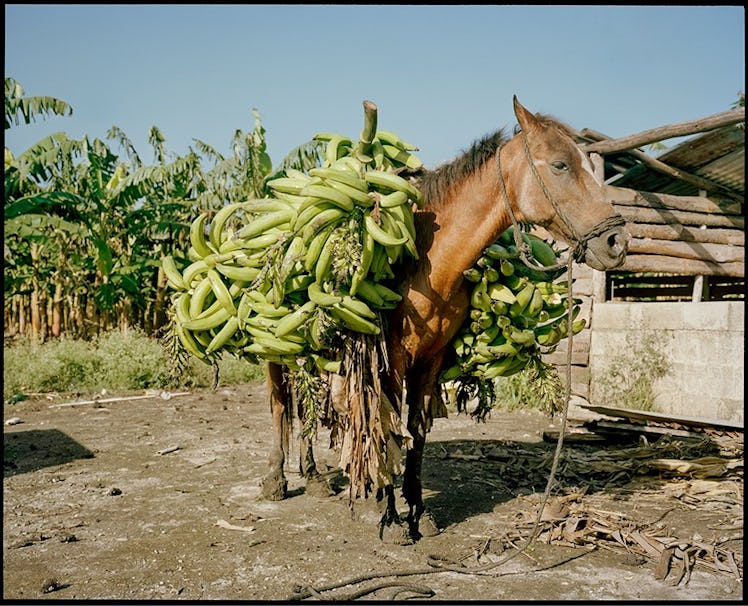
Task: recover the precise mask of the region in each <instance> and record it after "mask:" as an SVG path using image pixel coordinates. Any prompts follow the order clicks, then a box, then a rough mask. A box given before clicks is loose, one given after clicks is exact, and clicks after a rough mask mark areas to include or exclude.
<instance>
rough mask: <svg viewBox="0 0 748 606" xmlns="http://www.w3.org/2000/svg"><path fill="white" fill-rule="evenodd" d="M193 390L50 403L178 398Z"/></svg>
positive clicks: (59, 405)
mask: <svg viewBox="0 0 748 606" xmlns="http://www.w3.org/2000/svg"><path fill="white" fill-rule="evenodd" d="M190 393H191V392H189V391H179V392H176V393H171V392H169V391H161V392H158V391H154V390H149V391H148V392H146V393H145V394H144V395H141V396H121V397H117V398H104V399H102V398H101V397H96V398H94V399H93V400H77V401H75V402H64V403H62V404H50V405H49V408H61V407H63V406H84V405H86V404H102V403H104V402H124V401H126V400H148V399H150V398H161V399H162V400H171V399H172V398H176V397H178V396H188V395H190Z"/></svg>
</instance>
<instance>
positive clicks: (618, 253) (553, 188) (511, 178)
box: [500, 96, 629, 270]
mask: <svg viewBox="0 0 748 606" xmlns="http://www.w3.org/2000/svg"><path fill="white" fill-rule="evenodd" d="M514 113H515V115H516V117H517V121H518V122H519V126H520V128H521V131H520V132H519V133H518V134H517V135H516V136H515V137H514V138H512V140H511V141H509V142H508V143H507V144H506V145H505V146H504V147H505V152H506V153H503V154H502V155H501V165H502V166H500V170H501V173H500V174H501V175H502V176H503V180H504V183H505V187H506V194H507V199H509V200H513V201H514V204H515V206H514V207H513V211H514V213H515V216H516V219H517V220H518V221H520V222H527V223H533V224H536V225H541V226H542V227H544V228H546V229H547V230H548V231H549V232H550V233H551V234H553V236H554V237H555V238H557V239H558V240H560V241H562V242H565V243H566V244H568V245H569V246H571V247H572V249H573V252H574V255H575V259H576V260H578V261H584V262H585V263H586V264H587V265H589V266H590V267H592V268H593V269H598V270H607V269H613V268H615V267H619V266H620V265H621V264H622V263H623V261H624V259H625V257H626V249H627V247H628V240H629V234H628V232H627V231H626V229H625V227H624V221H623V218H622V217H621V215H620V214H618V213H617V212H616V211H615V209H614V208H613V206H612V205H611V204H610V203H609V202H608V201H607V200H606V199H605V192H604V185H603V184H602V183H600V182H599V181H598V180H597V179H596V178H595V175H594V170H593V166H592V162H591V161H590V159H589V158H588V157H587V156H586V155H585V154H584V153H583V152H582V150H581V149H580V148H579V147H578V146H577V145H576V144H575V143H574V140H573V139H572V136H571V132H570V131H569V130H568V127H565V126H564V125H563V124H561V123H559V122H557V121H555V120H552V119H548V118H543V117H541V116H536V115H533V114H532V113H531V112H530V111H528V110H527V109H526V108H525V107H524V106H522V104H521V103H520V102H519V101H518V100H517V97H516V96H515V97H514ZM502 167H503V168H502Z"/></svg>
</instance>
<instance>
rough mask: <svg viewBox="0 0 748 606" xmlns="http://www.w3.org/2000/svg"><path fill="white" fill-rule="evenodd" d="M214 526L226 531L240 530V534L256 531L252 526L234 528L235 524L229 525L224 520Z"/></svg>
mask: <svg viewBox="0 0 748 606" xmlns="http://www.w3.org/2000/svg"><path fill="white" fill-rule="evenodd" d="M216 526H220V527H221V528H225V529H226V530H241V531H242V532H254V531H255V530H257V529H256V528H255V527H254V526H236V525H235V524H230V523H229V522H227V521H226V520H218V521H217V522H216Z"/></svg>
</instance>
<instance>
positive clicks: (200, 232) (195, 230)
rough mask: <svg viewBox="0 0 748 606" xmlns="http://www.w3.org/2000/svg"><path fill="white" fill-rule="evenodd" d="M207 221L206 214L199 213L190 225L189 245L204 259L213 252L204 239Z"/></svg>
mask: <svg viewBox="0 0 748 606" xmlns="http://www.w3.org/2000/svg"><path fill="white" fill-rule="evenodd" d="M207 220H208V213H200V214H199V215H198V216H197V218H196V219H195V220H194V221H193V222H192V224H191V225H190V244H191V245H192V247H193V248H194V249H195V252H196V253H197V254H198V255H199V256H200V257H206V256H208V255H209V254H210V253H212V252H213V250H212V249H211V248H210V246H208V242H207V240H206V239H205V223H206V221H207Z"/></svg>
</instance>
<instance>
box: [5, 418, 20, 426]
mask: <svg viewBox="0 0 748 606" xmlns="http://www.w3.org/2000/svg"><path fill="white" fill-rule="evenodd" d="M21 423H23V419H21V418H20V417H11V418H10V419H8V420H7V421H5V424H6V425H20V424H21Z"/></svg>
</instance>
